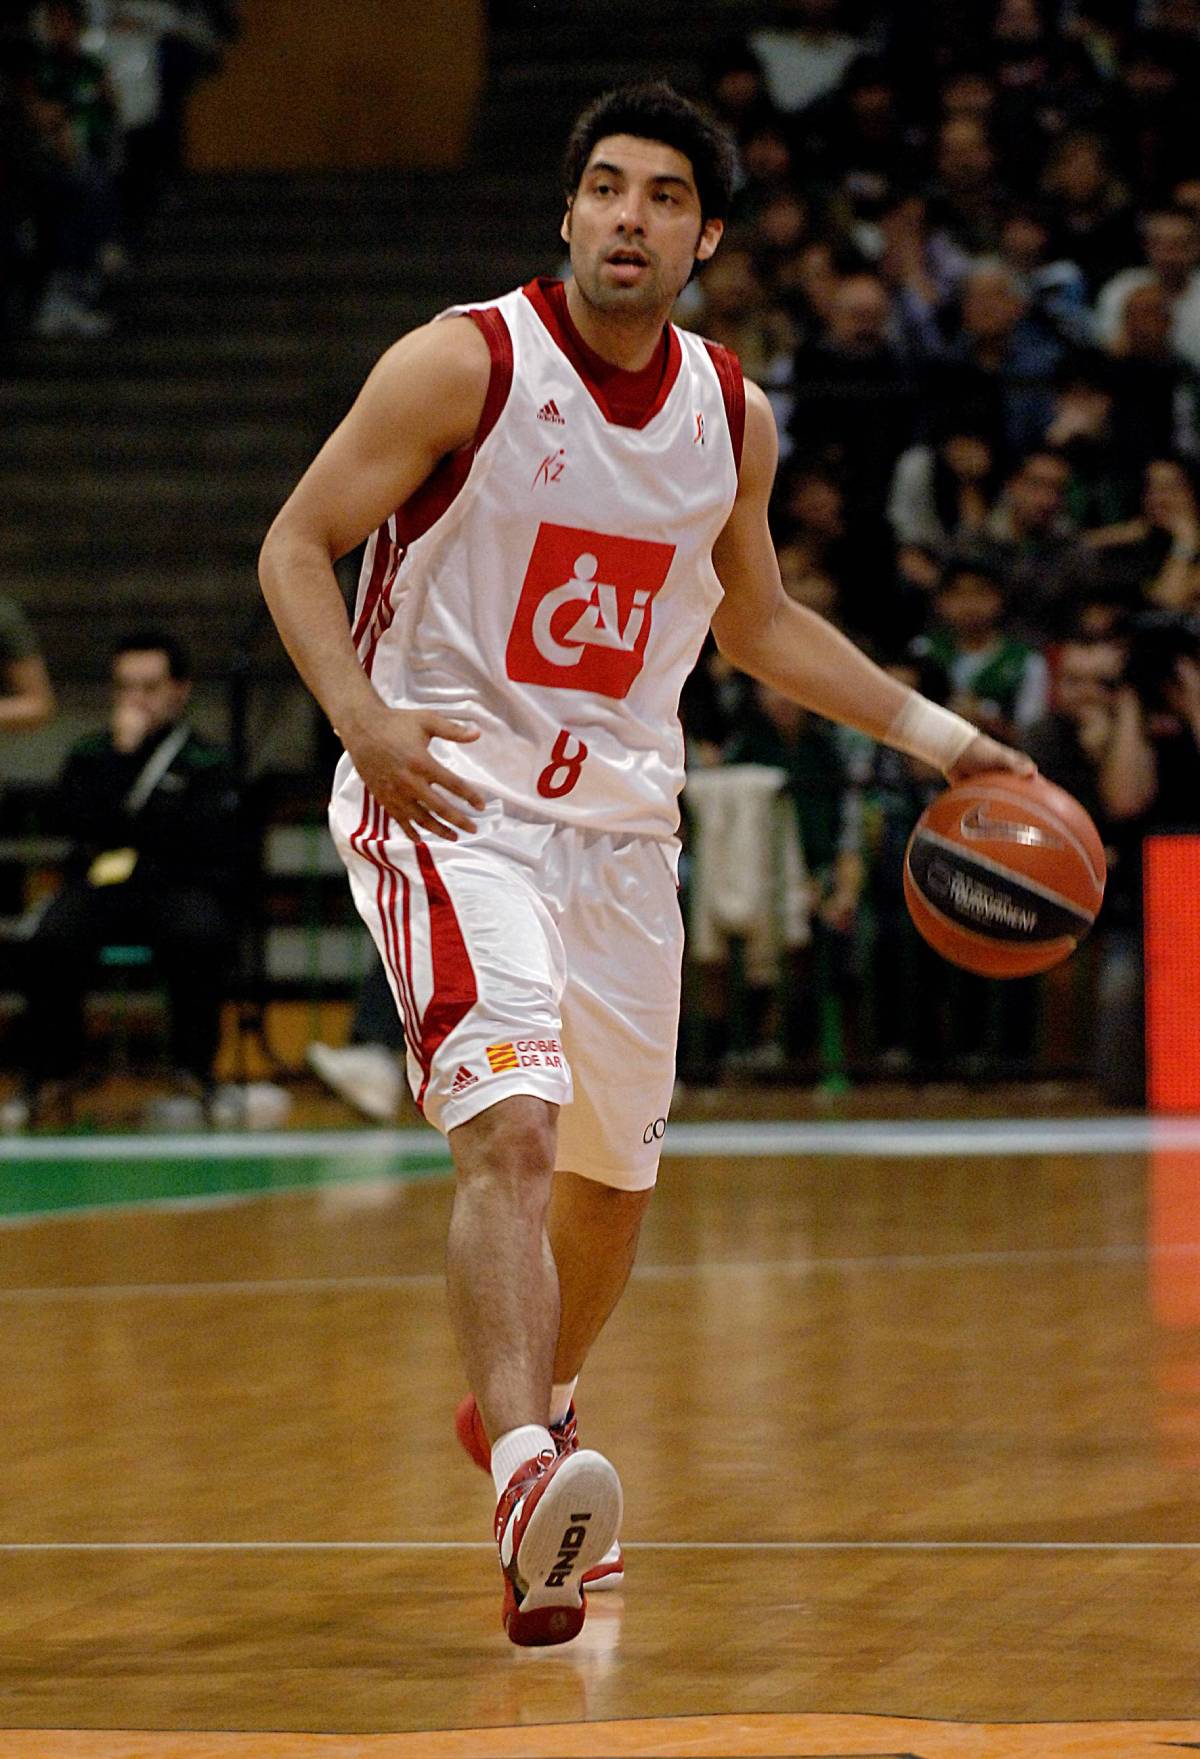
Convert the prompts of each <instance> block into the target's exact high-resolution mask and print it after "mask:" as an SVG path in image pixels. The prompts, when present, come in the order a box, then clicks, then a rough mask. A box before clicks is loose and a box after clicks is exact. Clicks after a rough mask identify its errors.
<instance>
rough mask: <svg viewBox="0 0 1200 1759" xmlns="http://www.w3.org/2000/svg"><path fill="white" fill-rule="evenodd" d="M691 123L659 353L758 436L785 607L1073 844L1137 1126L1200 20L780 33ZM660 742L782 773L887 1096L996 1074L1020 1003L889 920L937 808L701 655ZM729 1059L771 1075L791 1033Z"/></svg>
mask: <svg viewBox="0 0 1200 1759" xmlns="http://www.w3.org/2000/svg"><path fill="white" fill-rule="evenodd" d="M708 95H709V97H710V100H711V102H712V104H713V106H714V108H715V109H716V110H717V111H718V113H719V114H720V115H722V116H723V117H724V118H725V119H726V121H727V122H728V123H729V124H730V126H731V127H732V128H733V129H734V130H735V132H736V135H737V139H738V142H739V152H740V182H739V188H738V193H737V199H736V205H735V209H734V215H733V222H732V225H731V227H730V229H729V231H728V233H727V235H726V239H725V241H724V243H723V245H722V248H721V251H720V252H719V254H718V256H717V258H716V259H715V260H714V262H713V264H712V265H711V267H710V268H709V269H708V270H706V272H705V274H704V275H703V277H702V278H700V279H699V280H698V281H697V282H695V283H694V284H693V286H692V287H691V288H689V290H688V293H687V295H686V296H685V298H684V300H683V301H682V302H681V321H683V322H685V323H687V324H689V325H691V326H693V327H695V328H696V329H698V330H700V331H702V332H704V333H705V334H707V335H709V336H712V337H714V338H715V339H716V340H718V341H721V342H724V343H726V344H728V345H729V346H730V347H732V348H734V349H735V350H736V351H737V352H738V354H739V355H740V356H741V359H742V362H743V365H744V367H745V369H746V371H747V373H748V374H749V375H750V376H751V377H752V378H754V379H756V380H757V381H758V382H759V383H760V384H761V385H762V386H763V388H764V389H765V390H766V391H767V393H768V395H769V397H770V399H771V401H772V403H773V405H774V407H775V411H776V415H777V419H778V423H779V429H780V434H781V454H782V465H781V471H780V477H779V483H778V490H777V494H776V500H775V509H774V530H775V537H776V542H777V545H778V549H779V555H780V563H781V568H782V572H783V578H784V582H785V585H786V587H787V590H788V591H789V593H791V594H792V595H793V596H794V597H795V598H797V599H799V600H801V601H802V602H804V603H806V604H809V605H811V606H813V607H814V608H816V609H817V610H819V611H821V612H822V614H823V615H825V616H827V617H830V618H831V619H832V620H833V621H834V622H836V623H838V624H839V625H840V626H841V627H842V628H844V629H845V630H846V631H847V633H848V634H850V635H851V636H852V637H853V638H854V639H855V640H856V641H858V642H859V643H861V644H862V645H864V646H865V647H867V649H868V650H869V651H871V652H872V653H874V654H875V656H876V657H877V658H878V659H880V660H881V661H882V662H883V663H884V664H886V665H888V666H889V667H892V668H894V669H897V670H898V671H899V672H900V673H901V674H902V675H903V676H905V677H906V678H908V679H909V681H911V682H913V683H916V684H919V685H920V687H921V688H922V689H923V690H924V691H925V692H926V693H927V694H929V695H931V696H933V697H935V698H936V699H938V700H940V701H944V702H946V703H948V704H949V705H950V706H951V707H953V708H955V709H957V710H958V711H959V712H961V713H962V714H964V715H967V716H969V717H970V718H971V719H972V720H974V721H976V722H977V723H978V724H979V725H980V726H981V727H983V728H985V729H986V730H987V731H988V732H990V733H993V734H994V735H996V736H997V737H999V738H1001V739H1005V740H1008V741H1011V742H1012V743H1014V744H1017V745H1021V746H1023V747H1024V748H1026V749H1028V750H1029V751H1030V752H1031V753H1032V754H1033V755H1034V756H1035V758H1036V759H1037V761H1038V763H1039V765H1040V766H1041V768H1042V769H1043V771H1044V772H1045V773H1046V774H1047V775H1049V776H1051V777H1052V778H1053V779H1056V780H1058V781H1059V782H1061V783H1062V784H1063V785H1064V786H1066V787H1068V788H1070V789H1071V791H1072V792H1074V793H1075V794H1076V795H1077V796H1078V797H1079V798H1080V799H1081V800H1083V801H1084V803H1085V804H1086V805H1087V806H1088V808H1089V810H1090V811H1091V812H1092V813H1093V815H1094V816H1095V817H1096V819H1097V821H1098V822H1099V823H1100V825H1101V827H1102V830H1103V833H1104V835H1105V839H1106V841H1107V843H1108V844H1109V847H1110V849H1111V851H1112V855H1113V861H1112V876H1111V879H1110V889H1109V895H1108V900H1107V903H1106V906H1105V915H1104V931H1103V935H1102V937H1101V938H1102V941H1103V943H1104V947H1105V949H1106V956H1105V958H1104V968H1103V971H1102V972H1101V974H1100V981H1101V982H1102V984H1103V985H1104V989H1103V995H1102V1000H1101V1004H1100V1006H1099V1008H1098V1010H1097V1014H1096V1019H1097V1021H1098V1025H1097V1028H1096V1033H1097V1040H1098V1042H1097V1043H1096V1044H1095V1047H1094V1054H1095V1058H1096V1061H1097V1064H1098V1068H1099V1071H1100V1073H1101V1074H1102V1076H1103V1078H1104V1081H1105V1085H1106V1087H1107V1088H1108V1089H1109V1091H1110V1092H1112V1093H1113V1094H1114V1095H1120V1096H1123V1097H1126V1098H1130V1097H1136V1096H1137V1094H1138V1092H1139V1090H1140V1050H1139V1044H1138V1039H1137V1022H1138V1020H1139V1017H1140V996H1139V994H1138V987H1137V986H1138V980H1139V971H1138V965H1139V951H1140V948H1139V910H1140V896H1141V877H1140V876H1141V865H1140V845H1141V841H1142V839H1143V837H1144V836H1145V835H1146V834H1148V833H1149V832H1151V831H1153V830H1155V829H1163V828H1167V827H1171V828H1184V827H1191V828H1196V827H1197V826H1198V825H1200V502H1198V499H1197V481H1198V479H1197V461H1198V456H1200V433H1198V429H1197V419H1196V418H1197V394H1198V390H1200V376H1198V375H1200V138H1198V137H1197V134H1196V131H1195V126H1194V121H1193V117H1194V113H1195V106H1196V103H1197V99H1198V98H1200V5H1197V4H1196V3H1195V0H1160V3H1158V4H1141V5H1139V4H1136V3H1134V0H1091V3H1088V0H1079V3H1077V4H1069V3H1068V4H1061V5H1054V4H1052V3H1051V0H998V3H997V4H993V5H978V6H971V7H955V6H938V5H928V6H925V5H919V4H918V5H905V6H903V7H899V6H897V7H894V8H889V9H880V8H872V7H870V6H854V5H851V4H846V5H841V4H839V3H838V0H794V3H793V4H792V5H791V6H790V7H788V8H787V9H786V12H785V13H782V14H777V15H775V16H774V18H773V19H772V20H771V21H767V22H764V23H763V24H762V25H761V26H759V27H757V28H751V29H750V30H748V31H745V32H743V33H740V34H738V35H737V36H736V37H733V38H731V39H729V40H727V41H724V42H720V43H718V44H716V45H715V46H714V48H713V51H712V54H711V57H710V58H709V62H708ZM685 726H686V730H687V733H688V736H689V749H690V754H691V760H692V763H693V765H694V766H703V765H712V764H720V763H728V762H744V761H746V760H747V759H754V760H756V761H759V762H767V763H772V764H776V765H779V766H781V767H782V768H784V769H785V770H786V771H787V772H788V775H789V778H790V781H791V784H792V786H793V789H794V797H795V806H796V811H797V813H798V814H799V817H800V821H801V842H802V845H803V848H804V851H805V856H806V860H807V865H808V869H809V878H810V885H811V888H812V890H813V893H814V894H815V896H814V900H813V901H814V903H815V906H816V908H815V911H814V913H813V920H812V922H811V924H810V927H809V937H808V938H809V950H808V953H807V955H806V956H807V958H808V959H809V960H810V961H811V960H812V959H814V958H816V959H817V960H818V962H819V964H820V965H821V966H822V967H823V968H824V969H826V970H834V971H835V972H840V977H838V978H836V979H835V983H836V986H837V988H838V989H839V991H840V992H841V993H842V994H843V996H846V997H849V998H850V1000H851V1002H853V1001H854V1000H855V999H857V1001H858V1002H859V1003H860V1004H869V1006H868V1007H867V1012H868V1014H869V1016H870V1018H869V1020H868V1021H867V1022H865V1023H863V1022H862V1021H860V1022H859V1031H860V1036H861V1033H862V1032H863V1031H867V1032H868V1034H869V1036H870V1039H871V1042H872V1044H873V1046H874V1050H875V1052H876V1054H877V1056H878V1057H880V1058H881V1059H882V1062H883V1065H884V1066H885V1067H892V1068H896V1069H908V1068H912V1067H923V1068H925V1069H927V1070H928V1069H931V1068H932V1069H943V1070H944V1069H945V1068H946V1067H947V1066H948V1065H949V1064H950V1063H953V1062H957V1063H958V1064H959V1065H961V1064H962V1061H963V1059H964V1058H966V1059H967V1060H968V1063H970V1061H971V1060H972V1059H974V1060H975V1061H976V1062H980V1061H981V1066H989V1065H990V1066H992V1067H995V1066H996V1065H997V1064H999V1065H1005V1064H1007V1065H1008V1066H1009V1067H1010V1068H1011V1067H1013V1066H1016V1067H1020V1066H1021V1064H1022V1062H1023V1061H1024V1060H1025V1059H1026V1058H1027V1057H1028V1055H1029V1052H1030V1048H1031V1045H1032V1043H1033V1035H1034V1033H1035V1032H1036V1001H1035V999H1034V995H1033V992H1034V991H1035V990H1036V987H1037V986H1036V985H1022V984H1016V985H1010V986H997V985H987V986H984V985H977V984H972V983H968V982H965V981H961V982H960V981H959V980H958V979H956V978H955V977H954V975H953V974H951V973H949V972H948V971H947V970H946V968H945V967H944V966H940V965H939V962H938V961H936V960H932V959H930V958H928V957H927V956H925V955H924V954H923V952H922V949H921V948H920V946H919V944H918V943H916V942H915V941H914V940H913V938H912V936H911V931H910V930H909V929H908V925H907V923H906V921H905V914H904V910H903V906H902V902H901V899H900V895H899V868H900V854H901V851H902V848H903V842H904V839H905V837H906V836H907V833H908V830H909V829H910V828H911V825H912V822H913V820H914V818H915V816H916V813H917V811H918V810H919V808H920V805H921V804H922V803H923V801H924V799H926V798H927V797H928V794H929V791H930V790H931V789H932V788H933V787H934V786H935V785H936V783H935V780H934V778H931V777H927V776H922V775H921V774H920V773H919V771H918V770H917V768H916V766H914V765H912V764H910V763H908V762H906V761H905V760H903V759H899V758H897V757H896V756H895V755H894V754H892V753H889V752H886V751H880V750H878V749H875V748H872V747H870V746H868V745H865V743H864V742H863V741H861V740H858V739H855V738H854V737H852V736H846V735H844V734H843V733H841V732H834V731H832V730H831V729H829V728H828V727H824V726H822V725H820V724H819V723H816V722H815V721H812V720H811V718H809V717H805V716H804V715H802V714H799V713H798V712H797V711H796V710H795V709H793V708H792V707H791V706H790V705H789V704H787V703H785V702H783V701H780V700H778V699H776V698H775V697H773V696H772V695H771V693H769V692H766V691H763V690H761V689H759V688H757V687H754V686H751V685H750V684H748V683H747V682H746V681H745V680H741V679H738V678H736V677H731V676H730V675H729V674H728V671H727V668H726V667H725V666H724V663H723V662H722V660H721V659H720V656H719V655H717V654H716V652H715V650H713V649H711V648H710V650H709V651H708V652H707V653H706V655H705V658H704V662H703V665H702V668H701V670H700V672H699V673H698V674H697V676H696V677H695V678H694V680H693V682H692V685H691V687H690V689H689V693H688V698H687V701H686V703H685ZM905 978H907V981H904V979H905ZM789 993H791V994H796V993H798V992H797V989H796V986H794V985H793V986H790V988H789ZM764 1005H766V1004H765V1001H764ZM775 1005H776V1004H774V1003H772V1006H775ZM800 1012H801V1014H802V1019H800V1020H798V1021H797V1022H796V1023H795V1027H794V1029H793V1030H794V1031H796V1032H800V1033H801V1034H802V1033H803V1030H804V1029H805V1023H807V1030H808V1031H809V1033H810V1034H811V1033H812V1031H814V1030H815V1029H817V1026H818V1022H817V1021H816V1020H815V1019H814V1015H813V1011H812V1010H811V1009H808V1008H804V1009H802V1010H801V1011H800ZM709 1030H710V1032H711V1033H712V1034H713V1035H714V1036H715V1039H716V1040H717V1041H718V1042H720V1041H721V1040H722V1039H726V1040H727V1037H728V1034H729V1031H730V1022H729V1017H728V1014H727V1012H726V1011H725V1010H724V1009H722V1008H721V1007H719V1006H713V1007H712V1008H711V1010H710V1023H709ZM742 1030H743V1037H742V1043H741V1045H740V1046H735V1054H736V1052H737V1051H738V1050H739V1049H741V1050H743V1051H744V1052H746V1053H747V1059H748V1061H749V1062H750V1064H751V1066H754V1065H755V1064H756V1063H757V1064H760V1065H761V1064H763V1063H765V1064H766V1065H767V1066H770V1064H771V1063H772V1062H777V1061H778V1060H780V1059H781V1058H785V1057H786V1055H787V1053H788V1048H789V1033H788V1028H787V1027H786V1025H785V1026H784V1027H783V1028H782V1030H781V1029H780V1026H779V1023H778V1021H777V1020H775V1019H774V1018H772V1020H771V1024H770V1029H769V1030H768V1031H767V1032H766V1033H765V1034H764V1033H763V1032H762V1031H758V1032H757V1033H756V1032H755V1031H754V1030H753V1027H751V1030H750V1031H749V1035H748V1037H747V1036H746V1035H745V1028H744V1027H743V1029H742Z"/></svg>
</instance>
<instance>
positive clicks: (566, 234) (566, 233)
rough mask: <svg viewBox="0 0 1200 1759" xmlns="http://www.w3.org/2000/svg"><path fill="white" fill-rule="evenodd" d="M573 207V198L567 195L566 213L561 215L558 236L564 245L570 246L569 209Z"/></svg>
mask: <svg viewBox="0 0 1200 1759" xmlns="http://www.w3.org/2000/svg"><path fill="white" fill-rule="evenodd" d="M574 206H575V197H574V196H571V195H569V196H568V197H567V211H566V213H565V214H564V215H563V220H562V225H561V226H560V227H559V229H558V235H559V237H560V238H561V239H562V241H563V243H564V244H570V242H571V209H572V208H573V207H574Z"/></svg>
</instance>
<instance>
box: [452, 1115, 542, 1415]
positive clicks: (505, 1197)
mask: <svg viewBox="0 0 1200 1759" xmlns="http://www.w3.org/2000/svg"><path fill="white" fill-rule="evenodd" d="M557 1113H558V1108H557V1107H556V1106H553V1105H551V1104H549V1103H548V1102H547V1101H546V1100H542V1099H537V1098H535V1097H534V1096H533V1095H531V1094H517V1095H514V1097H513V1098H512V1099H505V1100H501V1101H500V1102H499V1104H498V1105H494V1106H491V1107H489V1108H488V1110H487V1111H485V1112H481V1113H480V1114H479V1115H478V1117H475V1118H472V1119H471V1120H470V1122H469V1123H466V1124H462V1125H460V1126H459V1127H458V1128H457V1129H456V1130H452V1131H451V1132H450V1148H451V1151H452V1153H453V1155H454V1163H455V1167H456V1169H457V1173H458V1184H457V1190H456V1192H455V1197H454V1211H453V1214H452V1216H451V1219H450V1238H449V1245H448V1250H447V1289H448V1294H449V1302H450V1317H451V1322H452V1324H453V1326H454V1331H455V1336H456V1337H457V1339H458V1347H459V1350H460V1351H461V1352H462V1358H463V1363H464V1366H465V1368H466V1371H467V1380H468V1382H469V1383H470V1386H471V1388H472V1390H473V1392H474V1394H475V1397H476V1400H477V1401H478V1404H479V1409H480V1411H481V1413H482V1415H483V1419H484V1422H485V1424H486V1425H487V1430H488V1433H489V1435H492V1436H498V1435H504V1434H505V1433H507V1431H509V1430H511V1429H517V1428H519V1427H521V1426H522V1425H524V1424H528V1423H539V1424H543V1425H544V1424H545V1423H546V1421H547V1419H548V1416H549V1408H550V1387H551V1384H552V1381H553V1367H554V1346H555V1340H556V1338H557V1336H558V1328H559V1283H558V1272H557V1270H556V1268H555V1263H554V1259H553V1256H552V1255H551V1252H550V1246H549V1242H548V1240H547V1237H546V1212H547V1208H548V1206H549V1202H550V1191H551V1186H552V1183H553V1178H554V1136H555V1119H556V1117H557Z"/></svg>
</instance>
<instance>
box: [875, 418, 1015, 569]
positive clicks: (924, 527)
mask: <svg viewBox="0 0 1200 1759" xmlns="http://www.w3.org/2000/svg"><path fill="white" fill-rule="evenodd" d="M998 492H999V482H998V472H997V468H996V458H995V454H994V453H993V451H992V448H991V446H990V444H989V443H988V440H987V438H986V437H985V436H984V435H983V434H978V433H972V432H971V431H970V429H957V430H954V431H952V432H950V433H947V434H945V435H944V436H942V437H941V438H940V439H939V440H938V442H937V444H936V445H935V446H910V447H909V448H908V450H907V451H905V452H902V453H901V455H900V457H899V458H898V459H897V461H896V469H895V473H894V474H893V476H892V483H891V488H890V490H889V492H888V503H887V516H888V519H889V521H890V522H891V527H892V532H893V534H894V536H895V539H896V544H897V550H898V554H897V563H898V566H899V569H900V573H901V576H902V577H903V578H904V579H905V580H906V581H909V582H910V583H911V584H912V585H913V586H915V587H917V588H919V589H920V590H922V591H925V592H928V591H930V590H931V589H932V588H933V587H934V586H935V585H936V584H937V581H938V579H939V576H940V572H941V569H940V562H941V560H943V559H944V558H945V557H946V556H947V555H948V553H949V552H950V550H951V549H952V548H955V547H959V548H961V547H963V546H965V545H968V544H969V543H971V542H972V541H973V540H976V539H978V538H980V537H981V536H982V534H983V530H984V527H985V525H986V524H987V520H988V518H989V516H990V514H991V512H992V509H993V507H994V504H995V500H996V496H997V493H998Z"/></svg>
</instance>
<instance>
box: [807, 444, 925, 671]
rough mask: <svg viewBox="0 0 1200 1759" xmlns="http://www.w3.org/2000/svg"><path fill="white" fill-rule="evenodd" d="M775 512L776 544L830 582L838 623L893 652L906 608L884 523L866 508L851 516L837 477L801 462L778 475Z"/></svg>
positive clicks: (821, 466)
mask: <svg viewBox="0 0 1200 1759" xmlns="http://www.w3.org/2000/svg"><path fill="white" fill-rule="evenodd" d="M775 507H776V511H775V519H774V524H775V528H776V532H777V537H776V541H777V543H778V544H781V545H785V546H786V545H794V546H796V547H797V548H798V550H800V551H802V552H803V556H804V558H805V559H806V563H807V570H808V571H809V572H812V573H817V574H822V575H826V576H828V578H829V579H830V580H831V581H832V582H833V584H834V588H835V591H836V595H837V602H838V605H839V607H840V618H839V620H840V621H843V622H844V624H845V626H846V627H847V629H850V630H853V631H854V632H855V633H856V634H858V635H861V636H863V637H864V638H866V639H869V640H871V641H874V642H876V643H878V644H879V645H880V646H882V647H885V648H889V647H894V646H895V645H896V643H897V642H898V641H899V640H900V638H901V635H902V634H903V633H904V631H905V629H906V621H905V619H906V607H905V604H904V602H903V599H902V596H901V594H900V593H899V592H897V590H896V583H895V555H894V549H893V545H892V541H891V533H890V531H889V529H888V527H887V524H886V522H885V521H884V520H883V519H881V518H880V517H879V515H878V514H877V513H873V512H872V510H870V509H865V510H863V511H861V512H860V513H858V514H856V515H853V516H852V515H851V514H850V512H849V510H848V508H847V501H846V494H845V491H844V489H843V487H842V483H841V480H840V476H839V474H838V472H837V471H836V470H834V469H833V468H831V467H830V466H829V465H828V464H826V463H820V462H817V463H814V462H811V461H805V460H801V461H800V462H798V463H795V464H793V465H792V466H791V467H789V469H788V470H786V471H783V472H781V473H780V482H779V486H778V493H777V497H776V504H775Z"/></svg>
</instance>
